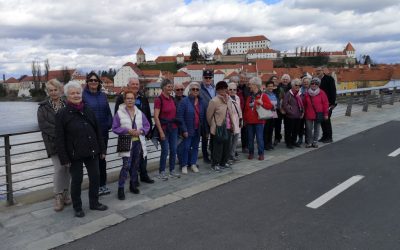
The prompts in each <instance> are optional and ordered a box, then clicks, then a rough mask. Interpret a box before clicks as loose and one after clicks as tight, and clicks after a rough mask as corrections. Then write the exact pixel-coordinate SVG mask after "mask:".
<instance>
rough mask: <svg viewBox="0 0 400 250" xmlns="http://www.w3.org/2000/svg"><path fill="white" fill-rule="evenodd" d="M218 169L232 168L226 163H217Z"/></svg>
mask: <svg viewBox="0 0 400 250" xmlns="http://www.w3.org/2000/svg"><path fill="white" fill-rule="evenodd" d="M219 168H220V169H226V168H232V167H231V165H229V164H228V163H226V164H221V165H219Z"/></svg>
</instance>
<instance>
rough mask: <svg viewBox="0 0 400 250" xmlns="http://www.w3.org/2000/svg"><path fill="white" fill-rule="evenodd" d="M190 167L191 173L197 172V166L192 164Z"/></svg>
mask: <svg viewBox="0 0 400 250" xmlns="http://www.w3.org/2000/svg"><path fill="white" fill-rule="evenodd" d="M190 168H191V169H192V171H193V173H198V172H199V168H198V167H197V166H196V165H194V164H193V165H192V166H191V167H190Z"/></svg>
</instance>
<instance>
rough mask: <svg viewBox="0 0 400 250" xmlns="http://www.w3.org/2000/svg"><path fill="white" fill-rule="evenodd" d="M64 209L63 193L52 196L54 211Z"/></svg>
mask: <svg viewBox="0 0 400 250" xmlns="http://www.w3.org/2000/svg"><path fill="white" fill-rule="evenodd" d="M63 209H64V196H63V193H59V194H56V195H55V196H54V211H56V212H60V211H62V210H63Z"/></svg>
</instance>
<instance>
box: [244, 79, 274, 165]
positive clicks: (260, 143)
mask: <svg viewBox="0 0 400 250" xmlns="http://www.w3.org/2000/svg"><path fill="white" fill-rule="evenodd" d="M249 87H250V93H251V95H250V96H249V97H247V99H246V104H245V107H244V122H245V123H246V125H247V135H248V148H249V157H248V158H249V160H251V159H253V157H254V136H256V139H257V147H258V160H260V161H262V160H264V134H263V131H264V124H265V120H261V119H259V117H258V113H257V107H259V106H262V107H264V108H265V109H272V108H273V105H272V103H271V102H270V100H269V98H268V96H267V95H266V94H263V93H262V92H261V79H260V78H259V77H253V78H251V79H250V81H249Z"/></svg>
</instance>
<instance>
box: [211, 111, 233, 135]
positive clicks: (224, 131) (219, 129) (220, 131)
mask: <svg viewBox="0 0 400 250" xmlns="http://www.w3.org/2000/svg"><path fill="white" fill-rule="evenodd" d="M226 113H228V109H226ZM225 117H226V114H225ZM214 121H215V126H216V128H215V140H216V141H217V142H218V143H224V142H226V141H227V140H228V139H229V134H228V129H227V128H226V119H224V121H223V122H222V124H221V125H220V126H218V125H217V120H216V119H215V114H214Z"/></svg>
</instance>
